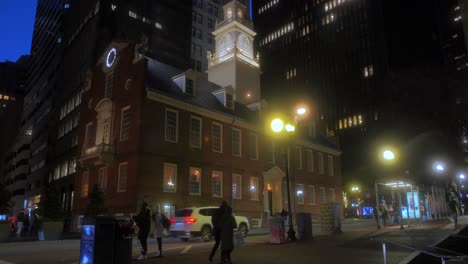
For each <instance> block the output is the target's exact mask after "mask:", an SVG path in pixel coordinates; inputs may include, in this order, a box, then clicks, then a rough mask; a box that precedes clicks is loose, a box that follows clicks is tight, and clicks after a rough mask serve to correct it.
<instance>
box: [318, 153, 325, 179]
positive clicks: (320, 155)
mask: <svg viewBox="0 0 468 264" xmlns="http://www.w3.org/2000/svg"><path fill="white" fill-rule="evenodd" d="M318 161H319V162H318V170H319V173H320V174H321V175H324V174H325V164H324V160H323V153H322V152H319V153H318Z"/></svg>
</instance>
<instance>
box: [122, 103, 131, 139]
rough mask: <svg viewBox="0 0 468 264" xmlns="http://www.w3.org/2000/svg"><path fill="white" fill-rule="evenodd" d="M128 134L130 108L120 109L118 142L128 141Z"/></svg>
mask: <svg viewBox="0 0 468 264" xmlns="http://www.w3.org/2000/svg"><path fill="white" fill-rule="evenodd" d="M129 134H130V106H127V107H125V108H123V109H122V111H121V116H120V140H126V139H128V137H129Z"/></svg>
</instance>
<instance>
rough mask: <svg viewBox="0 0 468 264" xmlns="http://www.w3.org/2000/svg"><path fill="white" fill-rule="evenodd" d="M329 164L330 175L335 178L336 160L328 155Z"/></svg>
mask: <svg viewBox="0 0 468 264" xmlns="http://www.w3.org/2000/svg"><path fill="white" fill-rule="evenodd" d="M327 161H328V164H327V167H328V175H329V176H331V177H333V176H335V168H334V164H333V163H334V159H333V156H332V155H328V160H327Z"/></svg>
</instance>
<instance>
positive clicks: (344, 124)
mask: <svg viewBox="0 0 468 264" xmlns="http://www.w3.org/2000/svg"><path fill="white" fill-rule="evenodd" d="M343 126H344V128H348V122H347V121H346V118H345V119H343Z"/></svg>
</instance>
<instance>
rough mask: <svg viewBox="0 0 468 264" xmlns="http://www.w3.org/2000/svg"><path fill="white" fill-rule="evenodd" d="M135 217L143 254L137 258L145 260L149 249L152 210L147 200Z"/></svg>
mask: <svg viewBox="0 0 468 264" xmlns="http://www.w3.org/2000/svg"><path fill="white" fill-rule="evenodd" d="M133 219H134V220H135V223H136V224H137V226H138V240H139V241H140V253H141V255H140V256H139V257H138V258H137V260H143V259H145V258H146V252H147V251H148V235H149V232H150V226H151V212H150V209H149V208H148V204H147V203H146V202H143V204H142V205H141V209H140V213H139V214H138V215H137V216H135V217H133Z"/></svg>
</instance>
